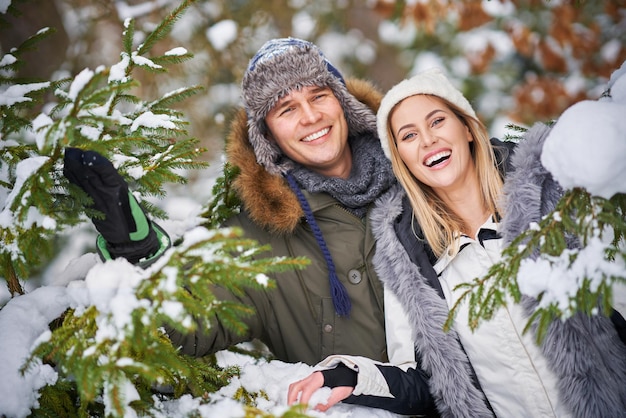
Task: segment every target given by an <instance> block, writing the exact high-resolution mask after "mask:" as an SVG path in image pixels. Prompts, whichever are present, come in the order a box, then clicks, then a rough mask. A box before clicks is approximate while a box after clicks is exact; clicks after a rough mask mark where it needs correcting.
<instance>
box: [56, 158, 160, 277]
mask: <svg viewBox="0 0 626 418" xmlns="http://www.w3.org/2000/svg"><path fill="white" fill-rule="evenodd" d="M63 162H64V167H63V174H64V175H65V177H67V179H68V180H69V181H70V182H71V183H73V184H76V185H77V186H79V187H80V188H81V189H83V190H84V191H85V193H87V194H88V195H89V197H91V199H92V200H93V205H92V206H91V208H92V209H95V210H97V211H99V212H102V213H103V214H104V219H96V218H92V219H91V220H92V222H93V224H94V225H95V227H96V229H97V230H98V232H100V235H98V239H97V241H96V246H97V249H98V253H99V254H100V257H101V258H102V259H103V260H110V259H114V258H118V257H123V258H125V259H127V260H128V261H129V262H131V263H133V264H138V265H140V266H141V267H146V266H148V265H150V264H151V263H152V262H154V261H155V260H156V259H157V258H159V257H160V256H161V255H162V254H163V252H165V250H167V249H168V248H169V246H170V238H169V236H168V235H167V233H166V232H165V231H164V230H163V229H162V228H161V227H159V226H158V225H157V224H156V223H154V222H151V221H150V220H149V219H148V218H147V217H146V214H145V213H144V211H143V209H141V207H140V206H139V204H138V203H137V201H136V200H135V197H134V196H133V195H132V193H131V192H130V190H128V184H127V183H126V181H125V180H124V178H123V177H122V176H121V175H120V174H119V173H118V172H117V170H116V169H115V167H113V164H111V162H110V161H109V160H107V159H106V158H105V157H103V156H102V155H100V154H98V153H97V152H95V151H83V150H81V149H78V148H66V149H65V158H64V161H63Z"/></svg>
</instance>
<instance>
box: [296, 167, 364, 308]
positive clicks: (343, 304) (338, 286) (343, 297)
mask: <svg viewBox="0 0 626 418" xmlns="http://www.w3.org/2000/svg"><path fill="white" fill-rule="evenodd" d="M285 178H286V179H287V182H288V183H289V187H291V190H293V192H294V193H295V194H296V196H297V197H298V201H299V202H300V206H301V207H302V210H303V211H304V215H305V216H306V220H307V222H308V223H309V225H310V226H311V229H312V230H313V235H314V236H315V240H316V241H317V244H318V245H319V247H320V250H322V255H323V256H324V260H326V265H327V266H328V279H329V282H330V293H331V296H332V298H333V305H334V306H335V312H336V313H337V315H339V316H350V309H352V303H351V302H350V296H349V295H348V291H347V290H346V288H345V287H344V285H343V284H342V283H341V282H340V281H339V278H338V277H337V272H336V271H335V263H334V262H333V258H332V257H331V255H330V251H328V247H327V246H326V241H325V240H324V237H323V236H322V231H321V230H320V227H319V225H317V222H316V221H315V217H314V216H313V211H311V206H309V202H307V200H306V198H305V197H304V194H302V190H300V187H299V186H298V184H297V183H296V179H294V178H293V176H292V175H291V174H290V173H287V174H285Z"/></svg>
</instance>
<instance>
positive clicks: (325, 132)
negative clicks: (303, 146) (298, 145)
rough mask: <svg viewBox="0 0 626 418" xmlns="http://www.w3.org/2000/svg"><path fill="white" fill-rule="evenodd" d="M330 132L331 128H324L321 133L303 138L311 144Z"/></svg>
mask: <svg viewBox="0 0 626 418" xmlns="http://www.w3.org/2000/svg"><path fill="white" fill-rule="evenodd" d="M328 131H330V128H324V129H322V130H321V131H317V132H315V133H313V134H311V135H307V136H305V137H304V138H302V140H303V141H304V142H311V141H313V140H316V139H317V138H320V137H322V136H324V135H326V134H327V133H328Z"/></svg>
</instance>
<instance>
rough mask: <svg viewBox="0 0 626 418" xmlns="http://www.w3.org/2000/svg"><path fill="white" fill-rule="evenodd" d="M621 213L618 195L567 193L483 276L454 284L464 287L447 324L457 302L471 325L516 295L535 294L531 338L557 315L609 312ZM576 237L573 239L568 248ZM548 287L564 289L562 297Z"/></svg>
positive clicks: (621, 245)
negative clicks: (465, 312) (602, 196)
mask: <svg viewBox="0 0 626 418" xmlns="http://www.w3.org/2000/svg"><path fill="white" fill-rule="evenodd" d="M624 213H626V195H624V194H616V195H614V196H613V197H612V198H611V199H608V200H607V199H603V198H600V197H596V196H591V195H590V194H589V193H587V192H586V191H585V190H583V189H573V190H569V191H567V192H566V193H565V194H564V196H563V197H562V198H561V200H560V201H559V202H558V204H557V206H556V208H555V209H554V211H552V212H551V213H550V214H548V215H547V216H546V217H544V219H542V220H541V221H540V222H539V223H538V224H536V225H531V227H530V228H529V229H528V230H526V231H524V232H523V233H522V234H520V235H519V236H518V237H517V238H516V239H515V240H513V242H512V243H511V244H510V245H509V246H508V247H507V248H505V249H504V251H503V254H502V255H503V258H502V260H501V262H499V263H497V264H495V265H494V266H492V267H491V269H490V270H489V272H488V273H487V274H486V275H485V276H484V277H482V278H476V279H474V280H473V281H472V282H471V283H467V284H463V285H460V286H458V289H464V291H463V293H462V296H461V297H460V298H459V300H458V301H457V302H456V303H455V305H454V306H453V308H452V309H451V313H450V315H449V317H448V320H447V321H446V324H445V326H446V329H449V328H450V327H451V326H452V322H453V320H454V316H455V315H456V312H457V310H458V309H460V306H461V304H462V303H464V302H467V304H468V309H469V325H470V328H471V329H476V328H477V327H478V325H479V324H480V322H481V321H482V320H489V319H491V318H492V317H493V315H494V313H495V312H496V311H497V310H498V309H499V308H501V307H503V306H504V305H505V304H506V303H507V302H508V301H509V299H510V300H511V301H513V302H515V303H518V302H520V300H521V298H522V294H526V295H529V296H531V297H533V298H535V299H536V300H537V307H536V309H535V311H534V313H533V314H532V316H531V318H530V319H529V321H528V322H527V325H526V327H525V330H528V329H530V327H531V325H533V324H536V325H537V326H536V338H537V341H538V342H541V341H542V339H543V337H544V336H545V333H546V331H547V329H548V326H549V324H550V323H551V322H552V321H554V320H556V319H567V318H568V317H570V316H572V315H573V314H574V313H576V312H582V313H584V314H586V315H595V314H603V315H609V314H610V311H611V300H612V287H613V285H615V284H617V283H626V269H625V268H624V266H626V245H625V244H626V239H625V237H626V219H625V217H624ZM575 242H578V245H575V246H574V247H572V243H575ZM590 260H595V261H594V262H593V263H591V262H590ZM537 276H540V277H541V280H537ZM520 280H521V281H520ZM552 281H554V282H552ZM553 292H555V293H556V292H561V293H562V292H566V294H565V299H564V300H563V297H562V295H560V294H553Z"/></svg>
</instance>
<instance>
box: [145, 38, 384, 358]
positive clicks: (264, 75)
mask: <svg viewBox="0 0 626 418" xmlns="http://www.w3.org/2000/svg"><path fill="white" fill-rule="evenodd" d="M242 93H243V94H242V95H243V103H244V109H241V110H240V112H239V113H238V114H237V115H236V117H235V119H234V120H233V123H232V125H231V131H230V134H229V136H228V141H227V154H228V159H229V161H230V162H231V163H233V164H234V165H236V166H238V167H239V168H240V174H239V175H238V177H237V179H236V180H235V188H236V191H237V193H238V195H239V197H240V199H241V201H242V202H243V208H242V211H241V213H240V214H239V215H237V216H236V217H234V218H233V219H231V220H229V221H228V222H227V225H225V226H237V227H240V228H242V229H243V231H244V235H245V236H246V237H248V238H252V239H255V240H257V241H258V242H259V243H260V244H269V245H270V246H271V249H272V250H271V256H288V257H295V256H305V257H307V258H309V259H310V260H311V264H310V265H309V266H307V267H306V268H305V269H304V270H297V271H289V272H285V273H280V274H276V275H275V276H274V277H273V278H274V279H275V281H276V288H274V289H271V290H264V291H258V290H249V291H248V292H247V293H246V294H245V295H244V296H243V297H240V298H235V297H234V296H233V295H231V294H229V293H228V292H227V291H226V290H224V289H220V288H216V289H215V294H216V296H217V297H218V298H220V299H224V300H234V299H236V300H238V301H240V302H242V303H245V304H247V305H250V306H253V307H254V308H255V312H256V314H255V315H253V316H251V317H247V318H245V322H246V324H247V326H248V329H247V331H246V333H245V334H244V335H238V334H236V333H234V332H233V331H232V330H229V329H228V328H226V327H225V326H223V325H222V324H221V323H220V321H219V318H215V321H213V323H212V324H211V325H212V326H211V327H210V328H209V329H199V330H198V331H197V332H196V333H194V334H192V335H181V334H180V333H178V332H176V331H175V330H171V329H168V333H169V335H170V338H171V340H172V342H173V343H174V344H175V345H179V346H181V348H182V350H183V352H185V353H187V354H192V355H197V356H201V355H205V354H209V353H212V352H215V351H218V350H221V349H224V348H227V347H229V346H231V345H234V344H237V343H240V342H244V341H250V340H253V339H255V338H256V339H259V340H260V341H262V342H263V343H265V344H266V345H267V347H268V348H269V349H270V351H271V352H272V353H273V354H274V355H275V356H276V358H278V359H279V360H283V361H286V362H304V363H307V364H315V363H317V362H319V361H321V360H322V359H324V358H325V357H326V356H328V355H330V354H336V353H341V354H351V355H360V356H367V357H370V358H373V359H377V360H381V361H386V360H387V358H386V349H385V347H386V342H385V329H384V316H383V305H384V302H383V291H382V285H381V284H380V282H379V280H378V278H377V276H376V273H375V271H374V268H373V265H372V262H371V259H372V257H373V254H374V246H375V243H374V240H373V237H372V232H371V229H370V220H369V209H370V207H371V206H372V204H373V202H374V201H375V200H376V199H377V198H379V197H380V196H381V195H383V194H384V193H385V192H386V191H387V190H388V189H389V187H390V186H391V185H392V184H393V183H394V182H395V179H394V176H393V172H392V170H391V165H390V164H389V162H388V160H387V159H386V158H385V156H384V154H383V152H382V150H381V148H380V143H379V140H378V137H377V134H376V118H375V114H374V112H375V110H376V108H377V106H378V103H379V101H380V94H379V93H378V92H377V91H376V90H375V89H374V88H373V87H372V86H371V85H370V84H368V83H365V82H363V81H357V80H353V81H351V82H350V83H346V81H345V80H344V79H343V77H342V76H341V74H340V73H339V71H337V69H336V68H335V67H333V66H332V65H331V63H330V62H329V61H328V60H327V59H326V58H325V57H324V55H323V54H322V52H321V51H320V50H319V49H318V48H317V47H316V46H315V45H313V44H311V43H309V42H306V41H303V40H299V39H293V38H287V39H275V40H271V41H269V42H267V43H266V44H265V45H264V46H263V47H262V48H261V49H260V50H259V51H258V52H257V54H256V55H255V56H254V57H253V58H252V60H251V61H250V64H249V67H248V68H247V70H246V73H245V75H244V78H243V82H242ZM152 225H154V224H152ZM144 247H145V246H144ZM151 258H153V257H148V259H151Z"/></svg>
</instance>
